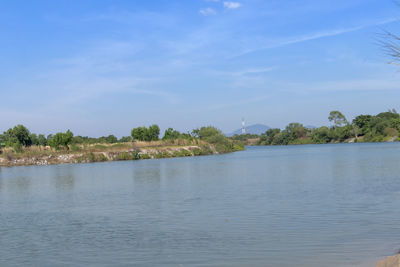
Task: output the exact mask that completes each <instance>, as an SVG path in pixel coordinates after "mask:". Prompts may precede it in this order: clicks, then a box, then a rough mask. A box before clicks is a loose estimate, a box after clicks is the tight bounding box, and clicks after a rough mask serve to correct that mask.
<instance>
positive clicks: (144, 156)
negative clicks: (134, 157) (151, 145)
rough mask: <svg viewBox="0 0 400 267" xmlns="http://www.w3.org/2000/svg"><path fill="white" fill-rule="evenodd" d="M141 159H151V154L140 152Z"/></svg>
mask: <svg viewBox="0 0 400 267" xmlns="http://www.w3.org/2000/svg"><path fill="white" fill-rule="evenodd" d="M140 158H141V159H151V156H150V155H149V154H140Z"/></svg>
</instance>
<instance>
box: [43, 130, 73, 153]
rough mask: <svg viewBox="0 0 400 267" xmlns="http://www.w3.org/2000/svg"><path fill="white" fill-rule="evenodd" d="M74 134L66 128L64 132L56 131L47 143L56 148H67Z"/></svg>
mask: <svg viewBox="0 0 400 267" xmlns="http://www.w3.org/2000/svg"><path fill="white" fill-rule="evenodd" d="M73 137H74V135H73V133H72V132H71V131H70V130H68V131H66V132H65V133H56V134H55V135H54V137H53V138H52V139H50V140H49V144H50V146H51V147H52V148H54V149H56V150H58V149H60V146H62V147H64V148H66V149H67V150H69V146H68V145H69V144H71V142H72V139H73Z"/></svg>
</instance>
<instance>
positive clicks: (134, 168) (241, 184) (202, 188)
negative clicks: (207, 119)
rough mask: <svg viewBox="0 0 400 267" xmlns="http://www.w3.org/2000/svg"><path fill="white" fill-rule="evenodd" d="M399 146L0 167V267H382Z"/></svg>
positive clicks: (392, 241)
mask: <svg viewBox="0 0 400 267" xmlns="http://www.w3.org/2000/svg"><path fill="white" fill-rule="evenodd" d="M399 207H400V144H395V143H390V144H388V143H387V144H343V145H307V146H286V147H250V148H248V150H247V151H243V152H237V153H233V154H228V155H221V156H206V157H196V158H179V159H162V160H146V161H129V162H107V163H96V164H76V165H58V166H44V167H43V166H40V167H14V168H1V169H0V266H283V267H286V266H298V267H303V266H304V267H306V266H307V267H309V266H315V267H317V266H318V267H321V266H324V267H331V266H332V267H333V266H335V267H338V266H346V267H347V266H366V267H368V266H373V265H374V262H375V261H376V260H377V259H378V258H380V257H383V256H385V255H390V254H391V253H394V252H395V251H396V250H397V249H398V248H400V208H399Z"/></svg>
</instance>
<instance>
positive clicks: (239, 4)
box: [224, 2, 242, 9]
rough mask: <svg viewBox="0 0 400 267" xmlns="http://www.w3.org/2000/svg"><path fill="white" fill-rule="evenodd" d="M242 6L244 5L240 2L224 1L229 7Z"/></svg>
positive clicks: (226, 6) (225, 5)
mask: <svg viewBox="0 0 400 267" xmlns="http://www.w3.org/2000/svg"><path fill="white" fill-rule="evenodd" d="M241 6H242V4H241V3H239V2H224V7H225V8H227V9H236V8H239V7H241Z"/></svg>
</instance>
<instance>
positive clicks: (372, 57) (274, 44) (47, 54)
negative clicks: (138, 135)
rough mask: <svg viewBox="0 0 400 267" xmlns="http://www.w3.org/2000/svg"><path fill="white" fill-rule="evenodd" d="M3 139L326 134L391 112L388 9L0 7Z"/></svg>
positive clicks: (344, 1)
mask: <svg viewBox="0 0 400 267" xmlns="http://www.w3.org/2000/svg"><path fill="white" fill-rule="evenodd" d="M0 3H1V6H0V32H1V34H0V43H1V49H0V90H1V91H0V92H1V99H2V101H1V105H0V114H1V116H0V130H1V131H4V130H6V129H7V128H9V127H11V126H13V125H16V124H19V123H22V124H24V125H26V126H28V128H29V129H31V131H33V132H42V133H46V134H47V133H50V132H57V131H65V130H66V129H71V130H72V131H73V132H74V133H75V134H81V135H91V136H101V135H106V134H110V133H114V134H116V135H118V136H122V135H129V133H130V129H132V128H133V127H136V126H141V125H149V124H153V123H157V124H159V125H160V127H161V128H162V129H165V128H166V127H173V128H176V129H178V130H181V131H188V130H191V129H193V128H196V127H199V126H203V125H215V126H217V127H219V128H220V129H222V130H223V131H224V132H231V131H232V130H234V129H237V128H240V124H241V118H242V117H245V118H246V122H247V124H253V123H263V124H267V125H269V126H272V127H280V128H282V127H284V126H285V125H287V124H288V123H290V122H301V123H303V124H305V125H316V126H319V125H324V124H328V121H327V117H328V114H329V112H330V111H331V110H337V109H338V110H340V111H342V112H343V113H344V114H345V115H346V116H347V117H348V119H352V118H353V117H354V116H356V115H359V114H366V113H368V114H376V113H378V112H381V111H386V110H388V109H389V108H397V109H400V107H399V101H398V100H399V98H400V73H399V67H396V66H393V65H390V64H387V62H388V61H389V60H390V59H389V58H388V57H387V56H386V55H385V54H384V53H383V51H382V49H381V47H380V46H379V45H377V38H378V34H379V33H381V32H382V31H383V30H384V29H385V30H390V31H394V32H397V33H400V30H398V29H399V25H400V22H398V21H397V20H398V19H399V18H400V16H399V14H400V7H399V6H396V5H395V4H394V3H393V1H391V0H351V1H348V0H335V1H333V0H332V1H328V0H263V1H261V0H238V1H223V0H219V1H218V0H179V1H177V0H168V1H166V0H165V1H164V0H153V1H134V0H130V1H129V0H125V1H124V0H113V1H111V0H109V1H106V0H85V1H82V0H79V1H73V0H58V1H53V0H48V1H42V0H37V1H22V0H12V1H11V0H9V1H6V0H2V1H0Z"/></svg>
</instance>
